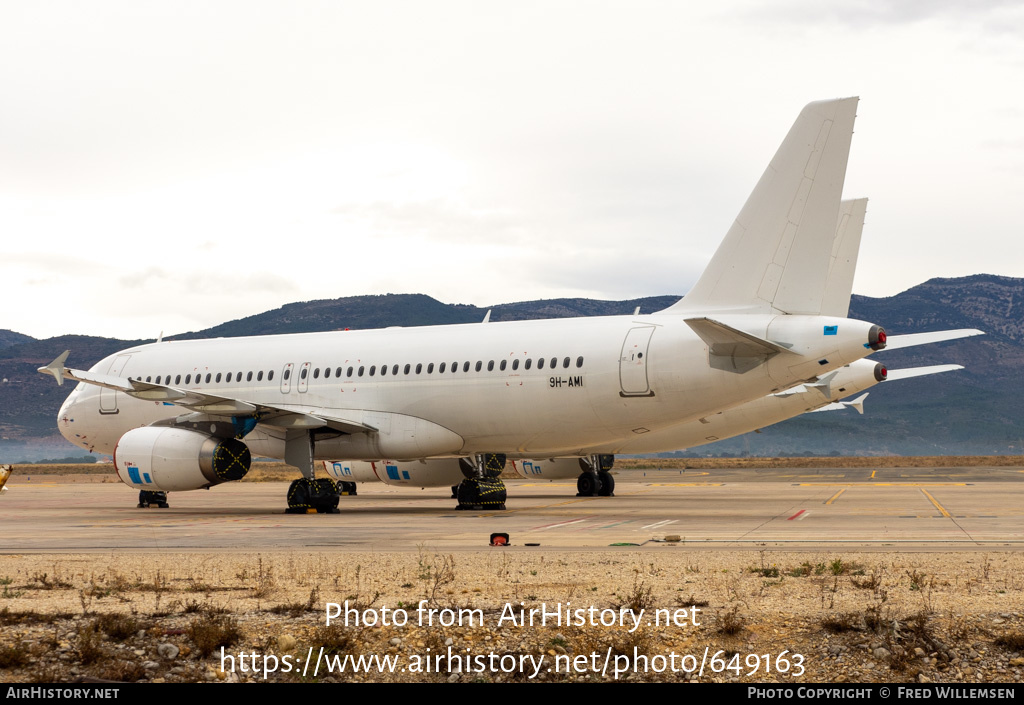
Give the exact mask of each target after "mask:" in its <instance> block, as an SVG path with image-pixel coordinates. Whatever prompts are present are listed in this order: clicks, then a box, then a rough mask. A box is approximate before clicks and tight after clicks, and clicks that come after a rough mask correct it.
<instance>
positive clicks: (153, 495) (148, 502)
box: [139, 490, 170, 509]
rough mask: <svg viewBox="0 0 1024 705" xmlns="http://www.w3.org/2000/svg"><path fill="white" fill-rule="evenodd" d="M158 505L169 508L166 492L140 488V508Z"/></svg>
mask: <svg viewBox="0 0 1024 705" xmlns="http://www.w3.org/2000/svg"><path fill="white" fill-rule="evenodd" d="M154 505H156V506H157V507H160V508H161V509H167V508H168V507H169V506H170V505H169V504H167V493H166V492H151V491H150V490H139V509H148V508H150V507H152V506H154Z"/></svg>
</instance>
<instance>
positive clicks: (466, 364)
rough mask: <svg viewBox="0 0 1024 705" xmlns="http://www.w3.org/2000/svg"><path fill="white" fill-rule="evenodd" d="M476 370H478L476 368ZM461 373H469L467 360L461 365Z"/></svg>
mask: <svg viewBox="0 0 1024 705" xmlns="http://www.w3.org/2000/svg"><path fill="white" fill-rule="evenodd" d="M478 364H479V363H478ZM477 369H479V368H477ZM462 371H463V372H469V360H466V361H465V362H463V363H462Z"/></svg>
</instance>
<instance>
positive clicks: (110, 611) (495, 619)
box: [0, 545, 1024, 683]
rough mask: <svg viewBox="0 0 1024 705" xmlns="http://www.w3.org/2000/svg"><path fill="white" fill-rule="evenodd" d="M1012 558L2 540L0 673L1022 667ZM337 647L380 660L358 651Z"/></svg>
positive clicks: (148, 676)
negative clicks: (342, 612) (91, 547)
mask: <svg viewBox="0 0 1024 705" xmlns="http://www.w3.org/2000/svg"><path fill="white" fill-rule="evenodd" d="M1022 564H1024V557H1022V556H1021V554H1018V553H998V552H992V553H987V554H984V553H946V554H935V553H921V554H912V553H911V554H908V553H874V552H873V553H863V554H857V553H843V552H829V553H781V552H763V553H760V554H759V553H756V552H750V551H732V552H730V551H723V552H709V551H697V550H691V549H689V548H687V547H686V546H683V545H661V546H656V547H649V548H645V549H642V550H637V549H631V548H624V549H622V550H621V551H605V552H581V553H572V552H551V551H548V552H544V553H540V552H528V550H527V549H522V548H520V547H510V548H494V549H489V550H483V551H474V552H460V553H456V554H451V555H449V554H444V553H438V552H435V551H433V550H431V549H429V548H426V547H423V548H420V549H419V550H418V551H409V552H395V553H387V554H381V553H376V554H360V553H328V552H319V553H317V552H310V553H304V554H301V555H300V554H295V553H284V552H263V553H260V554H256V553H253V554H238V553H226V552H217V553H183V554H170V553H159V554H156V555H155V556H154V555H144V554H127V553H117V554H89V555H83V554H75V555H53V554H50V555H37V554H32V555H16V554H9V555H2V556H0V590H2V592H0V681H69V680H73V679H76V678H105V679H110V680H119V681H120V680H127V681H135V680H148V681H157V682H164V681H204V680H214V681H217V680H226V681H236V680H242V681H246V680H264V679H265V680H268V681H294V680H318V681H336V680H366V681H447V680H451V681H472V680H485V681H510V680H547V681H550V680H572V681H576V680H583V681H587V680H614V679H618V680H627V681H638V680H639V681H642V680H651V681H662V680H699V681H736V680H739V681H758V682H761V681H779V682H794V683H806V682H859V683H866V682H892V681H900V682H904V681H905V682H1015V681H1019V680H1020V679H1021V674H1022V670H1024V654H1022V653H1021V650H1022V649H1024V600H1022V592H1021V588H1022V585H1024V571H1022V568H1024V565H1022ZM424 600H425V601H426V602H422V606H423V609H422V610H420V609H418V606H419V605H420V604H421V601H424ZM346 601H347V602H348V606H349V607H350V608H352V609H354V610H355V612H353V613H350V615H351V616H350V617H349V625H348V626H346V625H345V624H344V620H343V619H342V618H340V617H339V618H338V619H335V620H334V621H333V623H332V625H331V626H330V627H328V626H327V625H326V611H327V607H326V605H327V604H328V603H345V602H346ZM385 607H386V608H387V612H385V611H384V608H385ZM519 608H523V609H524V610H531V609H533V610H541V609H546V610H547V611H548V612H549V613H553V612H555V611H558V612H559V613H560V614H561V615H562V616H563V617H564V616H565V613H566V610H579V611H578V612H573V613H572V614H571V615H570V616H572V618H573V621H574V622H577V621H578V622H582V624H577V623H566V622H565V621H563V622H562V623H561V624H558V623H557V620H556V619H555V618H554V617H553V616H549V617H548V619H547V620H546V624H541V621H542V619H541V617H542V615H541V613H540V612H539V611H538V612H536V613H535V619H534V622H535V623H534V624H533V625H532V626H531V625H530V624H528V623H527V624H523V623H522V621H521V620H520V613H519V612H518V611H517V610H518V609H519ZM591 608H593V609H591ZM630 609H632V610H633V611H632V612H630ZM641 609H642V610H643V612H642V613H641V612H640V610H641ZM396 610H397V612H396ZM445 610H447V611H445ZM459 610H462V612H461V618H462V622H463V623H462V624H461V625H459V624H458V618H459V616H460V612H459ZM657 610H661V611H660V612H658V611H657ZM356 613H358V621H359V622H360V624H359V625H358V626H356V625H355V624H354V622H355V621H356V619H357V618H356V617H355V614H356ZM526 614H529V612H527V613H526ZM403 615H404V616H405V619H406V620H407V623H406V624H405V625H396V624H394V622H396V621H402V618H403ZM513 617H514V620H513ZM430 618H433V620H434V623H433V624H432V625H431V624H429V623H428V621H429V619H430ZM634 619H636V620H637V621H638V626H634V625H635V622H634ZM372 620H375V621H377V624H376V625H375V626H367V625H366V624H365V623H364V622H366V621H372ZM601 620H604V621H605V624H601V623H600V622H601ZM620 620H621V622H624V623H625V625H624V626H619V622H620ZM658 620H660V621H661V622H666V621H668V622H670V623H669V624H664V623H662V624H660V625H659V624H658V623H657V621H658ZM383 621H387V622H388V623H387V624H386V625H383V624H381V622H383ZM442 621H446V622H455V623H453V624H450V625H445V624H441V623H440V622H442ZM613 621H614V622H615V623H616V624H615V625H611V624H609V623H610V622H613ZM481 622H482V623H481ZM591 622H594V623H593V624H591ZM631 629H632V631H631ZM222 646H223V647H224V654H225V655H227V656H233V657H234V666H235V668H234V669H233V670H232V668H231V665H232V664H231V660H224V661H223V662H222V660H221V647H222ZM321 648H323V651H322V652H321ZM243 653H244V654H246V656H244V657H242V656H241V654H243ZM439 654H440V655H441V658H440V660H437V657H438V655H439ZM310 656H312V658H309V657H310ZM346 656H348V657H353V658H354V657H359V656H362V657H376V658H377V659H378V661H374V662H372V663H371V664H369V665H367V664H366V662H364V663H363V665H362V667H360V668H359V669H358V670H359V672H353V671H354V670H355V666H356V664H355V663H354V662H353V661H352V660H351V659H350V660H348V661H344V659H345V657H346ZM384 657H388V658H393V659H394V660H393V661H390V662H388V663H391V664H393V667H392V666H391V665H387V664H384V665H382V663H381V661H379V659H382V658H384ZM307 659H308V660H309V664H308V666H307V664H306V663H305V662H306V660H307ZM467 659H468V660H467ZM328 661H329V662H328ZM702 664H703V672H701V671H700V667H701V665H702ZM243 665H244V666H245V667H246V670H245V671H243V670H242V666H243ZM275 665H276V669H274V668H272V667H273V666H275ZM342 665H344V670H342ZM254 666H255V667H256V668H255V670H256V671H258V673H256V674H254V673H252V670H253V667H254ZM766 666H769V667H770V670H769V671H768V672H767V673H766V671H765V668H766ZM264 667H266V670H267V671H268V672H267V674H266V676H264V673H263V671H264ZM403 669H404V671H403ZM548 669H550V670H548ZM314 671H315V672H316V675H314ZM392 671H393V672H392Z"/></svg>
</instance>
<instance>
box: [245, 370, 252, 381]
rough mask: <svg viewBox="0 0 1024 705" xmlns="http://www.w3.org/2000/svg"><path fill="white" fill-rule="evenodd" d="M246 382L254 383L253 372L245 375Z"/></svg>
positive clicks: (250, 371)
mask: <svg viewBox="0 0 1024 705" xmlns="http://www.w3.org/2000/svg"><path fill="white" fill-rule="evenodd" d="M245 381H246V382H252V370H249V371H248V372H246V374H245Z"/></svg>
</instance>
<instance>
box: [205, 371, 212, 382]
mask: <svg viewBox="0 0 1024 705" xmlns="http://www.w3.org/2000/svg"><path fill="white" fill-rule="evenodd" d="M210 377H211V375H210V373H209V372H207V373H206V383H207V384H209V383H210Z"/></svg>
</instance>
